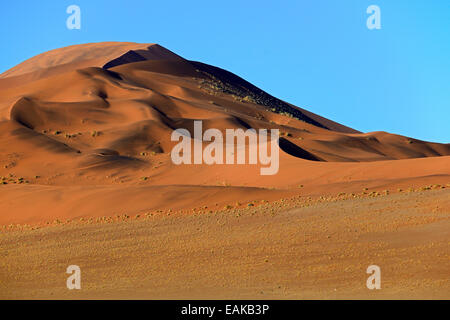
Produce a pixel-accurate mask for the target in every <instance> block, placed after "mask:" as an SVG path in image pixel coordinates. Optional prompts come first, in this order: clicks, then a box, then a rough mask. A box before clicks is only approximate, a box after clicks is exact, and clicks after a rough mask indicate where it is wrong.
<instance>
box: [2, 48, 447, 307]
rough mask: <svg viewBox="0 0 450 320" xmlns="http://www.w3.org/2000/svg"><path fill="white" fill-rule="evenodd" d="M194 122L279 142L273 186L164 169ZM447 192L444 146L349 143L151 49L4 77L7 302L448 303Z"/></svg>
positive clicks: (256, 178)
mask: <svg viewBox="0 0 450 320" xmlns="http://www.w3.org/2000/svg"><path fill="white" fill-rule="evenodd" d="M194 120H202V121H203V126H204V127H205V129H207V128H217V129H219V130H221V131H224V130H225V129H227V128H233V129H237V128H241V129H244V130H246V129H247V128H255V129H261V128H267V129H271V128H274V129H279V131H280V142H279V147H280V164H279V172H278V174H276V175H273V176H261V175H260V174H259V168H260V167H259V166H255V165H249V164H246V165H207V164H200V165H179V166H177V165H174V164H173V163H172V161H171V157H170V152H171V149H172V148H173V146H174V145H175V144H176V143H175V142H173V141H171V139H170V136H171V133H172V132H173V130H174V129H177V128H186V129H188V130H190V131H192V130H193V129H192V128H193V121H194ZM398 121H402V120H401V119H399V120H398ZM449 189H450V145H449V144H439V143H433V142H427V141H421V140H417V139H414V138H412V137H404V136H400V135H396V134H392V133H387V132H382V131H379V132H369V133H362V132H359V131H357V130H354V129H352V128H350V127H347V126H345V125H343V124H339V123H336V122H333V121H331V120H328V119H325V118H323V117H320V116H319V115H316V114H314V113H312V112H310V111H307V110H304V109H302V108H298V107H296V106H293V105H291V104H289V103H287V102H284V101H281V100H279V99H277V98H275V97H273V96H271V95H270V94H268V93H266V92H264V91H262V90H260V89H259V88H257V87H255V86H253V85H252V84H250V83H248V82H247V81H245V80H243V79H242V78H240V77H238V76H236V75H234V74H232V73H230V72H228V71H225V70H222V69H219V68H216V67H213V66H209V65H206V64H203V63H200V62H195V61H190V60H186V59H184V58H182V57H180V56H178V55H177V54H175V53H173V52H171V51H170V50H167V49H165V48H163V47H162V46H159V45H157V44H136V43H115V42H107V43H93V44H84V45H76V46H71V47H67V48H61V49H56V50H52V51H49V52H46V53H43V54H41V55H38V56H36V57H34V58H31V59H29V60H27V61H24V62H23V63H21V64H19V65H17V66H15V67H14V68H12V69H10V70H8V71H6V72H5V73H3V74H2V75H0V201H1V206H0V208H1V209H0V225H1V226H2V227H1V228H0V232H1V233H0V255H1V257H2V259H1V260H0V289H1V290H0V297H1V298H7V299H9V298H50V299H52V298H128V297H130V298H287V299H289V298H293V299H296V298H312V299H316V298H318V299H320V298H338V299H340V298H380V297H387V298H436V297H438V298H449V296H450V294H449V293H450V283H449V275H450V274H449V270H450V268H449V267H450V264H449V262H448V261H449V259H448V258H449V253H450V251H449V244H450V237H449V233H448V230H449V228H448V227H449V225H448V222H449V218H450V202H449V201H450V197H449ZM280 199H284V200H283V201H281V200H280ZM266 260H267V261H266ZM68 264H78V265H80V267H81V268H82V270H86V271H84V272H85V273H84V272H83V274H85V277H84V278H83V279H84V280H83V284H84V286H83V289H82V290H80V291H79V292H75V293H74V292H72V291H70V292H69V291H68V290H67V288H66V287H65V278H66V276H67V275H66V274H65V268H66V267H67V266H66V265H68ZM370 264H378V265H380V267H382V270H383V274H385V276H383V279H386V282H383V289H382V290H376V292H374V291H371V290H368V289H367V288H366V287H365V279H366V278H367V275H366V273H365V268H367V266H368V265H370ZM130 266H133V267H132V268H131V269H130ZM14 270H17V271H14ZM112 274H114V277H113V278H114V279H115V281H110V280H111V275H112Z"/></svg>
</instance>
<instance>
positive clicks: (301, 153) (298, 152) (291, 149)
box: [278, 138, 324, 161]
mask: <svg viewBox="0 0 450 320" xmlns="http://www.w3.org/2000/svg"><path fill="white" fill-rule="evenodd" d="M278 144H279V146H280V149H281V150H283V151H284V152H286V153H287V154H290V155H291V156H294V157H297V158H302V159H305V160H311V161H324V160H323V159H321V158H319V157H317V156H315V155H314V154H312V153H310V152H309V151H306V150H304V149H302V148H300V147H299V146H297V145H296V144H294V143H292V142H290V141H289V140H287V139H285V138H280V139H279V142H278Z"/></svg>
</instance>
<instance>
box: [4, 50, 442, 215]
mask: <svg viewBox="0 0 450 320" xmlns="http://www.w3.org/2000/svg"><path fill="white" fill-rule="evenodd" d="M194 120H203V129H204V130H206V129H208V128H216V129H218V130H220V131H221V132H222V133H223V134H225V130H226V129H238V128H240V129H243V130H246V129H249V128H253V129H272V128H273V129H279V131H280V136H281V139H280V142H279V147H280V157H281V159H280V161H281V164H280V168H281V169H282V170H285V169H283V168H289V170H291V174H290V175H291V177H292V180H290V177H289V176H285V175H283V174H282V175H280V176H274V177H271V178H261V177H260V176H259V175H258V174H257V173H255V177H250V173H251V172H253V171H252V170H253V169H251V168H249V167H247V166H240V167H237V168H230V167H226V166H207V165H199V166H195V167H194V166H175V165H173V164H172V162H171V159H170V151H171V150H172V148H173V146H174V145H175V142H172V141H171V139H170V138H171V133H172V132H173V130H174V129H178V128H185V129H187V130H189V131H190V132H191V135H193V121H194ZM448 155H450V146H449V145H448V144H437V143H430V142H424V141H419V140H415V139H412V138H407V137H403V136H398V135H394V134H389V133H385V132H373V133H360V132H358V131H356V130H353V129H351V128H348V127H345V126H343V125H340V124H337V123H335V122H332V121H330V120H328V119H325V118H322V117H320V116H317V115H315V114H313V113H311V112H309V111H306V110H303V109H300V108H297V107H295V106H292V105H290V104H288V103H286V102H283V101H281V100H279V99H277V98H275V97H273V96H271V95H270V94H268V93H266V92H264V91H262V90H260V89H259V88H257V87H255V86H253V85H252V84H250V83H248V82H247V81H245V80H243V79H241V78H239V77H238V76H236V75H234V74H232V73H230V72H228V71H225V70H222V69H219V68H216V67H213V66H209V65H206V64H203V63H200V62H193V61H188V60H185V59H183V58H181V57H180V56H178V55H176V54H174V53H172V52H170V51H169V50H167V49H165V48H163V47H161V46H159V45H150V44H135V43H96V44H86V45H79V46H71V47H67V48H62V49H57V50H53V51H50V52H48V53H44V54H41V55H39V56H36V57H34V58H32V59H30V60H27V61H25V62H23V63H21V64H19V65H18V66H16V67H14V68H12V69H10V70H8V71H7V72H5V73H3V74H2V75H0V160H1V163H0V165H1V167H0V176H7V175H14V176H18V175H21V176H27V177H29V179H28V180H29V182H30V183H31V184H36V185H53V186H69V185H70V186H73V185H102V186H109V185H116V184H118V185H121V186H127V185H130V184H131V185H135V184H142V183H145V184H150V185H155V186H157V185H179V184H192V185H203V186H208V185H217V183H222V182H223V180H224V179H227V180H229V181H231V182H230V183H232V184H234V185H239V186H243V185H244V186H252V187H255V188H261V187H268V186H271V185H276V186H288V185H292V184H295V183H297V182H298V181H300V180H301V179H306V180H308V179H309V178H308V177H309V176H311V177H312V176H316V177H317V176H318V173H319V172H324V171H327V172H333V170H336V171H339V170H341V171H345V172H347V177H350V178H351V177H352V174H353V173H352V172H358V174H360V173H361V172H363V171H364V170H369V169H370V170H372V171H373V172H385V173H386V174H387V175H389V172H390V171H391V169H389V165H388V163H389V162H385V163H386V164H382V162H383V160H398V159H414V158H427V157H439V156H448ZM447 159H448V158H447ZM374 161H376V162H380V163H379V164H373V163H372V162H374ZM349 162H350V163H357V162H359V163H368V165H367V166H366V167H365V168H366V169H364V168H363V167H362V166H359V164H358V165H357V164H355V167H354V170H351V169H349V167H345V165H344V163H349ZM310 163H315V165H314V166H311V165H310ZM411 163H412V162H410V163H406V164H405V168H408V166H410V165H413V166H414V165H415V164H411ZM441 163H445V161H441V162H439V166H441V165H442V164H441ZM418 166H419V167H420V168H419V169H418V170H416V169H415V168H411V169H410V171H411V172H414V174H413V177H419V176H421V175H426V174H436V175H439V174H440V175H444V176H446V175H447V174H448V170H447V169H442V168H440V167H439V166H438V167H436V168H435V169H436V172H434V173H430V172H428V173H424V172H423V166H426V162H423V163H421V164H420V165H418ZM442 166H444V165H442ZM306 168H307V169H306ZM441 169H442V170H441ZM305 170H308V171H307V172H306V171H305ZM383 170H384V171H383ZM405 170H409V169H405ZM255 172H256V171H255ZM408 172H409V171H408ZM355 175H357V174H355ZM373 175H374V176H376V174H375V173H373ZM35 176H39V178H33V177H35ZM296 177H299V178H298V179H297V178H296ZM300 177H301V179H300ZM402 177H403V178H408V174H407V173H405V174H404V175H403V176H402ZM142 178H145V179H142ZM368 178H370V174H369V177H368ZM341 180H342V177H339V176H334V177H329V178H327V179H326V181H325V180H324V181H321V182H322V183H326V182H330V183H333V182H338V181H339V182H341ZM302 181H303V180H302ZM316 183H318V182H316ZM8 187H9V186H2V188H4V189H3V190H6V188H8ZM14 192H15V191H14ZM142 206H143V207H145V206H148V203H147V202H146V203H145V204H143V205H142Z"/></svg>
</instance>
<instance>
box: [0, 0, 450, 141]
mask: <svg viewBox="0 0 450 320" xmlns="http://www.w3.org/2000/svg"><path fill="white" fill-rule="evenodd" d="M71 4H76V5H78V6H80V8H81V30H68V29H67V28H66V19H67V17H68V14H67V13H66V8H67V7H68V6H69V5H71ZM371 4H375V5H378V6H379V7H380V9H381V26H382V29H381V30H368V28H367V27H366V19H367V17H368V14H367V13H366V8H367V7H368V6H369V5H371ZM1 12H2V13H1V19H0V30H1V31H0V33H1V41H2V50H1V51H0V72H3V71H5V70H7V69H9V68H11V67H13V66H14V65H16V64H18V63H19V62H21V61H23V60H25V59H28V58H30V57H32V56H34V55H36V54H39V53H42V52H44V51H47V50H50V49H54V48H58V47H63V46H67V45H71V44H78V43H86V42H99V41H134V42H157V43H159V44H161V45H163V46H164V47H166V48H168V49H170V50H172V51H174V52H176V53H178V54H179V55H181V56H183V57H185V58H187V59H191V60H197V61H202V62H205V63H209V64H212V65H215V66H219V67H222V68H225V69H227V70H229V71H232V72H234V73H236V74H238V75H239V76H241V77H243V78H245V79H246V80H248V81H250V82H252V83H253V84H255V85H257V86H259V87H260V88H262V89H264V90H266V91H267V92H269V93H271V94H272V95H274V96H276V97H278V98H281V99H284V100H286V101H288V102H291V103H293V104H295V105H298V106H301V107H303V108H306V109H308V110H310V111H312V112H315V113H317V114H319V115H322V116H324V117H327V118H330V119H332V120H335V121H337V122H340V123H342V124H345V125H348V126H350V127H353V128H355V129H358V130H361V131H365V132H366V131H389V132H392V133H398V134H402V135H407V136H412V137H414V138H418V139H424V140H430V141H436V142H445V143H449V142H450V125H449V123H450V0H386V1H385V0H371V1H366V0H342V1H336V0H308V1H307V0H296V1H262V0H258V1H253V0H245V1H243V0H238V1H234V0H227V1H221V2H219V1H211V0H208V1H186V0H183V1H176V0H172V1H152V0H147V1H134V0H127V1H112V0H110V1H101V0H71V1H54V0H41V1H23V0H17V1H14V2H13V1H8V2H5V3H3V4H2V10H1Z"/></svg>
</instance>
